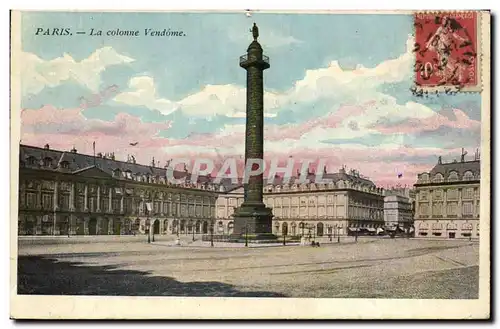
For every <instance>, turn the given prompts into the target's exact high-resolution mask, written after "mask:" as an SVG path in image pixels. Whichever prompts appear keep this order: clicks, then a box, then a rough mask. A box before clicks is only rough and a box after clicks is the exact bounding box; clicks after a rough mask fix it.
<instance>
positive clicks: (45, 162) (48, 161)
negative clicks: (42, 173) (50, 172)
mask: <svg viewBox="0 0 500 329" xmlns="http://www.w3.org/2000/svg"><path fill="white" fill-rule="evenodd" d="M43 165H44V166H45V167H50V166H52V158H51V157H46V158H45V159H43Z"/></svg>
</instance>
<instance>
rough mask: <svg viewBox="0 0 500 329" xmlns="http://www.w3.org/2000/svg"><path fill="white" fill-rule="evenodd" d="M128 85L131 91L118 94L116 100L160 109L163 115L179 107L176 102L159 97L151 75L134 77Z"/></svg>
mask: <svg viewBox="0 0 500 329" xmlns="http://www.w3.org/2000/svg"><path fill="white" fill-rule="evenodd" d="M128 86H129V88H130V89H131V91H127V92H122V93H120V94H118V95H117V96H115V98H114V101H116V102H119V103H123V104H127V105H131V106H145V107H147V108H150V109H152V110H158V111H160V112H161V113H162V114H163V115H168V114H170V113H172V112H174V111H175V110H176V109H177V106H176V104H175V103H174V102H172V101H170V100H168V99H166V98H161V97H158V95H157V92H156V87H155V83H154V80H153V78H151V77H149V76H138V77H133V78H132V79H130V81H129V83H128Z"/></svg>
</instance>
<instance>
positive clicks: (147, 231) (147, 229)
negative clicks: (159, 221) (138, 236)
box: [146, 217, 151, 243]
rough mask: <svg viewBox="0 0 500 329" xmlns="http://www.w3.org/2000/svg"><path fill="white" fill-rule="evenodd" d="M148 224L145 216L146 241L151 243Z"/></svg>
mask: <svg viewBox="0 0 500 329" xmlns="http://www.w3.org/2000/svg"><path fill="white" fill-rule="evenodd" d="M149 225H150V222H149V217H148V218H146V234H147V236H148V243H151V235H150V234H149Z"/></svg>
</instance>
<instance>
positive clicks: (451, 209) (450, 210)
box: [446, 202, 457, 216]
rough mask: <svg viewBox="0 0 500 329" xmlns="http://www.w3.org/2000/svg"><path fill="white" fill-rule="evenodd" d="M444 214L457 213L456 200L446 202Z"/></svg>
mask: <svg viewBox="0 0 500 329" xmlns="http://www.w3.org/2000/svg"><path fill="white" fill-rule="evenodd" d="M446 214H447V215H448V216H456V215H457V203H456V202H448V207H447V209H446Z"/></svg>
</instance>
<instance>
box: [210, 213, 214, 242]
mask: <svg viewBox="0 0 500 329" xmlns="http://www.w3.org/2000/svg"><path fill="white" fill-rule="evenodd" d="M213 246H214V218H211V219H210V247H213Z"/></svg>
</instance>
